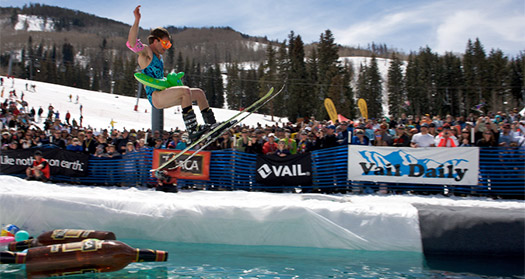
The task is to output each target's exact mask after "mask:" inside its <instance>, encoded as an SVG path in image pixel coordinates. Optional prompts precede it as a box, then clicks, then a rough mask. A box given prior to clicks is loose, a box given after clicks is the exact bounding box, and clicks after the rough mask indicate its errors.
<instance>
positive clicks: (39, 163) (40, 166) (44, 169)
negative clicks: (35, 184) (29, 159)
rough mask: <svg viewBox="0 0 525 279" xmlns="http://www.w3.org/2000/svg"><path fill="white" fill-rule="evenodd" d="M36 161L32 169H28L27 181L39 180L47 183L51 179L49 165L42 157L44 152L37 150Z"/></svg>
mask: <svg viewBox="0 0 525 279" xmlns="http://www.w3.org/2000/svg"><path fill="white" fill-rule="evenodd" d="M33 156H34V160H33V164H32V166H31V167H28V168H27V169H26V176H27V177H26V179H27V180H38V181H43V182H46V181H48V180H49V178H50V177H51V170H50V167H49V163H48V162H47V160H46V159H44V157H43V156H42V151H40V150H37V151H35V153H34V155H33Z"/></svg>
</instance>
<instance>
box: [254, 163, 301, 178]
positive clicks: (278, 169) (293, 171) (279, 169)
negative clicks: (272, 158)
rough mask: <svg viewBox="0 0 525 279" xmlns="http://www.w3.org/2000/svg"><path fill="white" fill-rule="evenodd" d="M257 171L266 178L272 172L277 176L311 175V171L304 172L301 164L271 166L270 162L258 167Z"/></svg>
mask: <svg viewBox="0 0 525 279" xmlns="http://www.w3.org/2000/svg"><path fill="white" fill-rule="evenodd" d="M257 172H258V173H259V175H260V176H261V177H262V178H263V179H266V178H267V177H268V176H270V175H271V174H272V173H273V175H275V176H276V177H284V176H290V177H292V176H310V172H308V171H306V172H303V170H302V166H301V164H295V165H289V166H287V165H280V166H275V165H274V166H270V165H268V164H264V165H262V166H260V167H259V168H258V169H257Z"/></svg>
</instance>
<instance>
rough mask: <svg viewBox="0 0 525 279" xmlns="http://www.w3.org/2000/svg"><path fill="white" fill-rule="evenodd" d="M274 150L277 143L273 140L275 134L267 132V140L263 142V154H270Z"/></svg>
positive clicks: (273, 152)
mask: <svg viewBox="0 0 525 279" xmlns="http://www.w3.org/2000/svg"><path fill="white" fill-rule="evenodd" d="M276 151H277V143H276V142H275V134H274V133H270V134H268V141H267V142H265V143H264V145H263V154H264V155H271V154H275V152H276Z"/></svg>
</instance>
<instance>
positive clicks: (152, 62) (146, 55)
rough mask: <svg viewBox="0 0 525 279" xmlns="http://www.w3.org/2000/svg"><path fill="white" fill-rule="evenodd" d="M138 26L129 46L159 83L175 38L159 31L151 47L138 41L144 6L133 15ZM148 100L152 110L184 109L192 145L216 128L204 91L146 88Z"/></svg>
mask: <svg viewBox="0 0 525 279" xmlns="http://www.w3.org/2000/svg"><path fill="white" fill-rule="evenodd" d="M133 14H134V15H135V22H134V23H133V25H132V26H131V29H130V30H129V35H128V41H127V43H126V45H127V46H128V48H129V49H130V50H132V51H133V52H135V53H137V54H138V56H139V57H138V64H139V66H140V68H141V70H142V72H143V73H144V74H146V75H148V76H151V77H153V78H156V79H161V78H163V77H164V62H163V60H162V54H164V52H165V51H166V50H167V49H169V48H170V47H171V42H170V40H171V37H170V34H169V33H168V31H167V30H166V29H164V28H161V27H158V28H155V29H153V30H152V31H151V33H150V35H149V36H148V43H149V45H143V44H142V43H141V41H140V40H139V39H138V38H137V35H138V31H139V21H140V17H141V15H140V5H139V6H137V8H135V10H134V11H133ZM145 89H146V90H145V91H146V96H147V97H148V100H149V102H150V103H151V105H152V106H154V107H155V108H158V109H163V108H169V107H173V106H176V105H180V106H181V107H182V118H183V120H184V124H185V125H186V130H187V131H188V133H189V138H190V140H191V141H194V140H196V139H198V138H199V137H200V136H201V135H203V134H204V133H206V132H207V131H209V130H210V129H211V128H212V127H211V126H212V125H213V124H216V120H215V116H214V114H213V111H212V110H211V109H210V107H209V104H208V100H207V99H206V95H205V94H204V91H202V89H200V88H189V87H187V86H176V87H170V88H166V89H164V90H162V91H159V90H158V89H155V88H152V87H149V86H145ZM193 101H197V105H198V106H199V109H200V110H201V113H202V117H203V118H204V122H205V123H206V125H203V126H199V125H198V123H197V118H196V115H195V112H194V111H193V108H192V102H193Z"/></svg>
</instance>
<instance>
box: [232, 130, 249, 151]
mask: <svg viewBox="0 0 525 279" xmlns="http://www.w3.org/2000/svg"><path fill="white" fill-rule="evenodd" d="M249 136H250V133H249V132H248V129H246V128H244V129H242V130H241V138H239V139H238V140H237V142H236V143H235V149H236V150H237V151H240V152H247V151H246V149H247V148H248V145H249V144H250V142H251V139H250V137H249Z"/></svg>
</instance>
